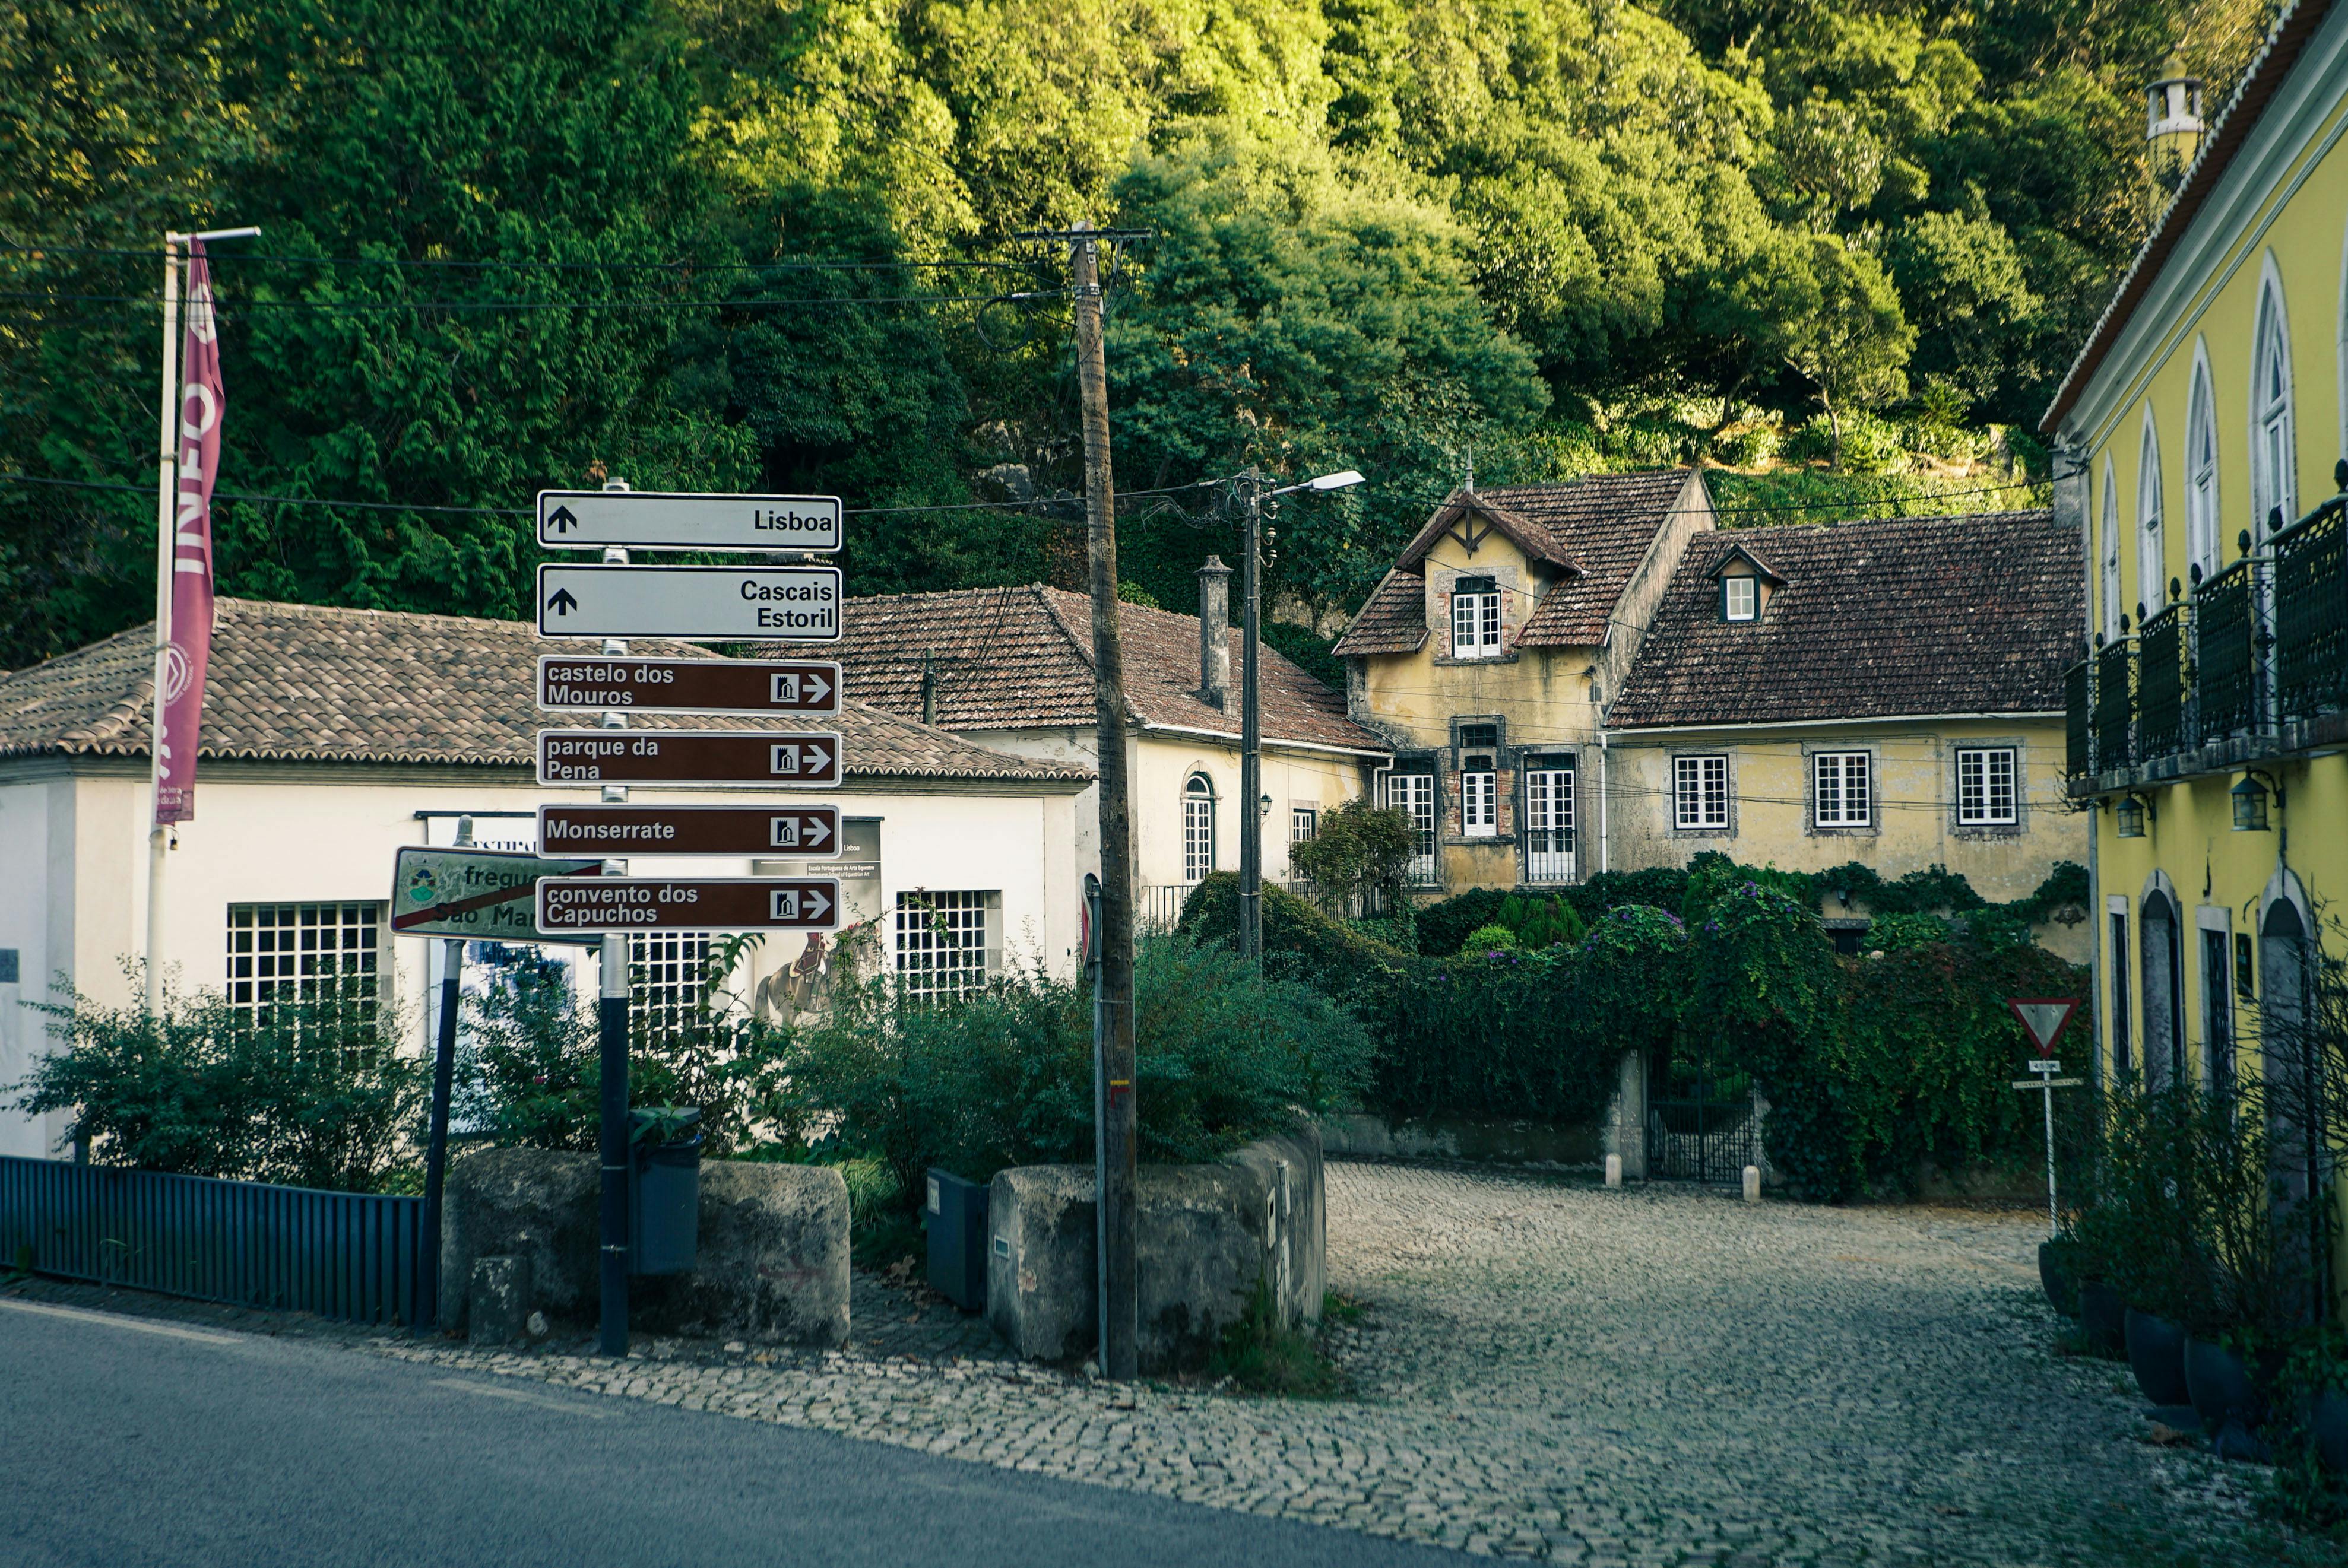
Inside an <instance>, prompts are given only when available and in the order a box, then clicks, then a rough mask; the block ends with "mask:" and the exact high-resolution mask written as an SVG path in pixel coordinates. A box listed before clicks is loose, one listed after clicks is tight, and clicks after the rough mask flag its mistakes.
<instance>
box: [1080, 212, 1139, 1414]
mask: <svg viewBox="0 0 2348 1568" xmlns="http://www.w3.org/2000/svg"><path fill="white" fill-rule="evenodd" d="M1078 229H1079V232H1077V233H1076V234H1075V235H1073V236H1072V238H1071V247H1072V249H1073V251H1074V252H1075V263H1076V265H1075V272H1076V393H1077V396H1078V398H1079V400H1080V401H1081V402H1082V404H1083V406H1084V426H1085V518H1086V541H1087V551H1086V553H1087V555H1088V557H1089V559H1090V565H1091V568H1092V595H1093V707H1094V712H1095V716H1096V720H1097V724H1098V726H1099V744H1098V753H1099V760H1098V762H1097V764H1096V766H1097V770H1098V773H1099V774H1100V862H1101V868H1100V880H1101V915H1100V1006H1099V1008H1098V1009H1097V1013H1096V1017H1097V1020H1098V1022H1097V1026H1096V1030H1095V1040H1094V1050H1095V1052H1096V1065H1097V1086H1096V1096H1097V1103H1096V1106H1095V1111H1096V1113H1097V1118H1098V1126H1099V1129H1100V1137H1099V1149H1100V1166H1099V1172H1098V1177H1099V1181H1098V1191H1097V1200H1098V1209H1099V1226H1100V1228H1099V1254H1100V1275H1099V1293H1100V1366H1101V1372H1102V1375H1103V1376H1105V1377H1108V1378H1133V1377H1136V1376H1138V1373H1139V1371H1140V1355H1139V1351H1140V1346H1139V1340H1140V1329H1141V1317H1140V1310H1139V1308H1140V1301H1139V1292H1138V1289H1137V1287H1136V1281H1137V1269H1136V1266H1135V1250H1136V1241H1135V1238H1136V1235H1137V1231H1138V1223H1137V1222H1138V1214H1137V1212H1136V1205H1135V1201H1134V1173H1135V1167H1136V1165H1137V1163H1138V1140H1137V1137H1136V1132H1135V1127H1136V1123H1135V1115H1134V1094H1133V1089H1134V1083H1133V1080H1134V1037H1133V821H1132V817H1131V815H1130V813H1129V811H1128V806H1127V802H1126V790H1127V783H1128V780H1127V770H1126V751H1125V655H1124V652H1123V650H1122V645H1121V644H1120V643H1119V641H1118V639H1117V490H1116V486H1115V483H1114V481H1113V480H1112V479H1111V477H1110V475H1109V454H1108V365H1107V354H1106V353H1105V351H1104V349H1103V346H1102V343H1101V285H1100V254H1099V241H1098V239H1097V238H1096V237H1095V236H1094V235H1093V234H1092V233H1091V232H1088V231H1084V230H1085V226H1084V225H1078Z"/></svg>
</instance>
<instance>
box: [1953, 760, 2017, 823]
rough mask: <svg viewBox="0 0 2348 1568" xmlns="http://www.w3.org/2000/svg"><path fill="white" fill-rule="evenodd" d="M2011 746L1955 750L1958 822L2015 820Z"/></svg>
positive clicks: (2008, 821) (2010, 821) (2002, 821)
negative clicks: (1956, 751)
mask: <svg viewBox="0 0 2348 1568" xmlns="http://www.w3.org/2000/svg"><path fill="white" fill-rule="evenodd" d="M2013 786H2014V757H2013V747H2012V746H1981V747H1966V748H1963V749H1961V750H1960V751H1959V752H1958V753H1957V822H1958V824H1959V825H1961V826H1965V827H1980V826H1993V825H1999V824H2011V823H2013V821H2014V820H2015V816H2016V811H2015V804H2014V787H2013Z"/></svg>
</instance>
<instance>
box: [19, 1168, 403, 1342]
mask: <svg viewBox="0 0 2348 1568" xmlns="http://www.w3.org/2000/svg"><path fill="white" fill-rule="evenodd" d="M0 1257H5V1258H6V1259H8V1260H10V1261H12V1262H13V1261H15V1260H16V1259H18V1258H19V1257H21V1258H23V1259H24V1260H25V1261H26V1263H27V1264H29V1265H30V1266H31V1268H32V1271H33V1272H34V1273H36V1274H47V1275H55V1276H58V1277H60V1278H64V1279H87V1280H94V1281H96V1282H98V1284H101V1285H119V1286H129V1288H131V1289H134V1290H154V1291H160V1292H162V1293H163V1294H165V1295H169V1296H193V1297H195V1298H196V1299H198V1300H200V1301H226V1302H232V1303H234V1304H235V1305H237V1306H239V1307H273V1308H283V1309H288V1310H292V1311H295V1312H314V1313H316V1314H318V1315H319V1316H320V1317H337V1318H341V1319H343V1320H345V1321H346V1322H354V1323H383V1324H402V1325H406V1326H407V1327H417V1326H418V1325H421V1324H424V1323H428V1322H430V1321H432V1319H433V1317H434V1308H433V1304H432V1302H431V1301H430V1299H429V1298H428V1297H429V1295H430V1291H431V1280H432V1276H431V1273H430V1271H429V1270H428V1269H427V1267H426V1266H425V1262H426V1260H425V1257H424V1200H423V1199H422V1198H405V1197H392V1196H389V1195H387V1194H376V1193H326V1192H318V1191H315V1190H314V1189H311V1188H308V1187H273V1186H268V1185H265V1184H262V1183H259V1182H222V1181H215V1180H213V1179H212V1178H211V1177H210V1176H175V1175H166V1174H164V1173H161V1172H158V1171H126V1170H121V1169H118V1168H115V1167H112V1166H107V1165H69V1164H67V1163H64V1162H62V1161H58V1160H28V1159H25V1158H22V1157H20V1156H16V1155H6V1156H0Z"/></svg>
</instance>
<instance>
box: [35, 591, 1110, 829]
mask: <svg viewBox="0 0 2348 1568" xmlns="http://www.w3.org/2000/svg"><path fill="white" fill-rule="evenodd" d="M154 637H155V634H154V629H153V627H152V626H151V625H149V626H142V627H134V628H133V629H131V630H129V631H125V632H121V633H119V634H118V635H116V636H113V637H109V638H108V639H107V640H106V641H102V642H94V643H92V644H90V645H89V646H88V647H87V648H83V649H78V650H77V651H74V652H71V653H67V654H65V655H63V656H61V657H59V658H57V659H52V660H49V661H47V662H46V663H42V664H36V665H34V666H33V667H31V668H30V669H27V670H20V671H16V672H15V674H13V675H9V676H6V677H5V678H0V757H15V756H28V755H34V754H37V753H66V754H68V755H93V756H125V757H128V756H139V757H143V756H145V755H147V742H148V730H149V723H151V719H150V709H149V699H150V698H151V697H152V695H153V692H154V659H155V654H154V646H155V642H154ZM581 646H582V645H580V644H575V643H574V644H567V645H566V644H564V643H561V642H554V641H543V640H541V638H540V637H539V636H538V634H537V630H536V629H535V628H534V627H532V626H531V625H530V623H529V622H528V621H521V620H471V619H469V618H466V617H461V616H452V615H409V614H404V613H399V612H396V611H391V610H336V609H329V608H324V607H320V606H315V605H303V604H272V603H263V602H260V601H256V600H242V599H223V600H220V602H219V609H218V615H217V619H216V620H215V623H214V628H213V632H212V651H211V670H210V673H209V676H208V679H207V681H206V695H205V702H204V725H203V737H202V743H201V746H202V750H201V755H203V756H205V757H213V758H239V759H248V760H253V761H271V762H324V763H377V764H400V763H453V764H488V765H506V766H529V765H530V764H532V761H533V756H534V751H535V747H536V741H535V738H534V737H535V733H536V732H537V731H538V730H539V729H540V728H541V727H555V726H559V725H561V724H562V723H566V722H582V723H592V722H593V719H592V715H583V714H582V715H579V716H578V718H577V719H576V720H575V721H573V720H566V718H565V717H564V716H563V715H561V714H557V713H550V712H541V710H540V708H539V707H538V699H537V687H536V682H537V661H538V657H539V655H540V654H541V653H556V652H563V651H580V649H581ZM631 647H632V650H633V651H634V652H635V653H638V654H653V653H663V654H669V655H685V656H688V657H696V658H707V657H709V651H708V650H707V649H705V648H692V647H687V646H685V645H684V644H681V643H663V642H657V641H636V642H634V643H633V644H632V645H631ZM801 652H802V653H805V652H806V650H804V649H802V650H801ZM637 723H638V726H639V727H641V728H646V729H672V728H675V729H770V728H792V727H797V726H792V725H786V724H782V723H774V722H768V721H764V720H759V719H744V718H715V717H713V718H699V717H695V716H684V715H670V716H660V717H652V716H647V717H646V718H645V719H643V720H639V721H637ZM808 727H819V728H826V729H836V730H838V731H839V733H840V735H841V737H842V738H843V741H844V743H845V745H844V750H845V751H846V753H847V766H846V770H845V771H846V773H847V774H848V776H850V777H851V778H871V779H891V778H922V779H972V780H979V779H1007V780H1034V781H1037V782H1065V783H1071V784H1073V783H1079V782H1081V781H1083V780H1085V779H1087V778H1089V777H1091V774H1089V773H1088V772H1087V771H1086V770H1085V769H1082V768H1076V767H1068V766H1064V765H1061V764H1054V763H1039V762H1030V761H1028V760H1026V759H1025V758H1021V757H1012V756H1006V755H1004V753H1000V752H996V751H992V750H989V749H988V748H986V747H984V746H980V745H974V744H973V743H970V742H968V741H965V740H963V739H962V738H960V737H959V736H956V735H951V734H948V733H945V732H944V731H942V730H936V729H930V728H927V727H925V726H923V725H922V724H920V723H911V722H909V721H907V720H905V719H902V718H900V717H897V716H895V715H893V714H890V713H886V712H881V711H880V710H879V709H877V708H873V707H869V706H867V705H865V704H863V703H860V702H850V703H848V704H847V705H846V706H844V707H843V709H842V710H841V712H840V713H839V716H838V717H837V719H832V720H822V721H817V722H815V723H811V724H810V725H808Z"/></svg>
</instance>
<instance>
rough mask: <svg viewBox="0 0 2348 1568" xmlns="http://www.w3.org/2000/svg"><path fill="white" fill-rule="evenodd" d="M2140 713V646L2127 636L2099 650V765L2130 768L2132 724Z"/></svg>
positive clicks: (2097, 739)
mask: <svg viewBox="0 0 2348 1568" xmlns="http://www.w3.org/2000/svg"><path fill="white" fill-rule="evenodd" d="M2135 713H2136V646H2135V644H2134V643H2132V642H2131V641H2129V640H2128V639H2127V638H2125V637H2123V638H2120V639H2119V640H2118V641H2114V642H2107V643H2106V644H2104V646H2103V647H2101V648H2098V649H2096V768H2097V769H2098V770H2101V771H2106V772H2108V771H2109V770H2111V769H2113V768H2124V767H2126V766H2127V765H2128V759H2129V757H2130V756H2131V755H2132V753H2131V752H2130V750H2129V747H2128V721H2129V720H2130V719H2132V718H2134V717H2135Z"/></svg>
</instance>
